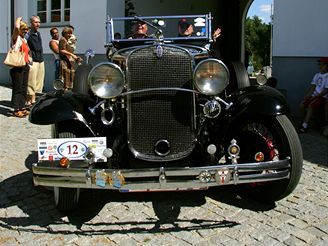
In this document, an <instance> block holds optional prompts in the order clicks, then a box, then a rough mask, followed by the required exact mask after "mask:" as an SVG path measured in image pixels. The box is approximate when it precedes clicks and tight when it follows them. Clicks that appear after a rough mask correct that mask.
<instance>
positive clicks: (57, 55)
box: [50, 39, 59, 60]
mask: <svg viewBox="0 0 328 246" xmlns="http://www.w3.org/2000/svg"><path fill="white" fill-rule="evenodd" d="M51 41H55V42H56V43H57V45H59V40H57V39H51ZM50 50H51V51H52V54H54V57H55V59H57V60H59V54H57V53H55V52H54V51H53V50H52V49H50Z"/></svg>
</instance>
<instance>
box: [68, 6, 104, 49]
mask: <svg viewBox="0 0 328 246" xmlns="http://www.w3.org/2000/svg"><path fill="white" fill-rule="evenodd" d="M106 11H107V0H97V1H89V0H71V21H70V24H71V25H72V26H74V28H75V30H74V33H75V35H76V36H77V38H78V41H77V50H76V53H84V51H85V50H87V49H89V48H92V49H93V50H95V52H96V53H97V54H99V53H102V54H103V53H104V44H105V40H106V39H105V21H106V15H107V13H106Z"/></svg>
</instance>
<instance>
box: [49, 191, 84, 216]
mask: <svg viewBox="0 0 328 246" xmlns="http://www.w3.org/2000/svg"><path fill="white" fill-rule="evenodd" d="M79 197H80V189H75V188H63V187H54V199H55V204H56V207H57V208H58V210H60V211H70V210H72V209H74V208H76V207H77V204H78V202H79Z"/></svg>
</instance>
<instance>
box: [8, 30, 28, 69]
mask: <svg viewBox="0 0 328 246" xmlns="http://www.w3.org/2000/svg"><path fill="white" fill-rule="evenodd" d="M21 45H22V38H21V37H20V36H18V37H17V40H16V43H15V45H13V47H12V48H10V49H9V51H8V53H7V56H6V59H5V60H4V62H3V63H4V64H6V65H7V66H10V67H23V66H25V65H26V62H25V53H24V52H23V51H19V50H20V47H21Z"/></svg>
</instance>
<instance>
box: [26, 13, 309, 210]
mask: <svg viewBox="0 0 328 246" xmlns="http://www.w3.org/2000/svg"><path fill="white" fill-rule="evenodd" d="M181 20H183V21H186V22H188V23H191V25H193V29H194V30H193V34H192V35H191V36H188V37H186V36H181V35H178V29H177V23H178V22H179V21H181ZM134 22H141V23H142V24H145V25H147V26H148V33H147V36H145V37H142V38H140V37H139V38H131V37H132V35H131V33H130V27H129V26H131V25H135V23H134ZM106 30H107V44H106V48H107V53H106V55H107V58H108V61H106V62H102V63H99V64H94V65H91V63H89V64H84V65H81V66H80V67H79V68H78V70H77V75H76V80H75V82H74V88H73V90H72V91H64V90H58V91H55V92H50V93H48V94H46V95H45V96H43V97H42V98H41V99H40V100H39V101H38V102H37V104H36V105H35V106H34V107H33V108H32V110H31V114H30V118H29V120H30V122H32V123H34V124H52V125H53V128H52V129H53V131H52V133H53V138H52V139H39V140H38V154H39V161H38V163H35V164H34V165H33V175H34V183H35V185H42V186H51V187H54V197H55V202H56V206H57V207H58V208H59V209H61V210H70V209H73V208H75V207H76V206H77V204H78V199H79V192H80V189H81V188H94V189H115V190H118V191H120V192H133V191H142V192H149V191H182V190H203V189H208V188H211V187H216V186H223V185H236V186H237V188H238V190H239V192H240V194H242V195H245V196H250V197H253V198H255V199H258V200H260V201H264V202H268V201H270V202H272V201H277V200H279V199H282V198H284V197H286V196H287V195H289V194H290V193H291V192H292V191H293V190H294V188H295V187H296V185H297V183H298V182H299V179H300V176H301V170H302V162H303V159H302V149H301V145H300V141H299V138H298V136H297V134H296V132H295V129H294V127H293V125H292V124H291V122H290V121H289V119H288V118H287V116H286V113H287V104H286V101H285V98H284V96H283V95H282V94H281V93H280V92H279V91H278V90H276V89H274V88H271V87H268V86H265V85H260V84H259V85H252V86H251V85H250V82H249V78H248V75H247V72H246V69H245V66H244V64H243V63H242V62H240V61H234V60H233V59H232V58H231V57H230V59H229V57H223V58H222V57H220V56H219V55H218V54H220V53H221V52H222V51H221V52H218V50H215V49H218V48H219V49H220V47H219V45H218V43H216V42H214V40H213V37H212V35H213V31H212V17H211V15H210V14H206V15H185V16H148V17H140V16H139V17H137V16H136V17H125V18H108V20H107V22H106ZM117 33H120V35H117ZM223 35H224V34H223ZM217 42H218V41H217ZM262 84H263V83H262Z"/></svg>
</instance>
